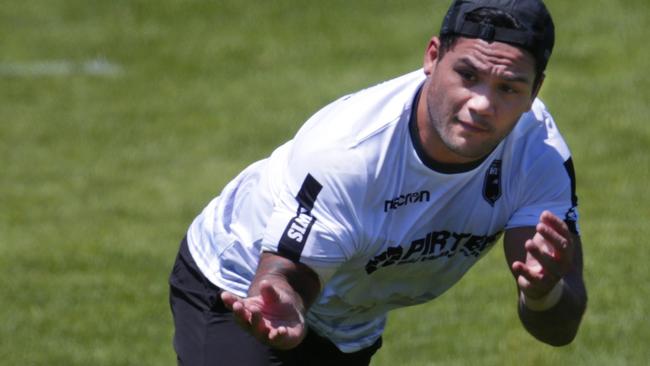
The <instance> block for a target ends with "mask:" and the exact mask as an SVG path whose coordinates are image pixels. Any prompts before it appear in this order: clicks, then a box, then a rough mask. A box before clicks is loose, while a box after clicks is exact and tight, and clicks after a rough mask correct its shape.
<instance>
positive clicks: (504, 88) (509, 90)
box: [500, 84, 517, 94]
mask: <svg viewBox="0 0 650 366" xmlns="http://www.w3.org/2000/svg"><path fill="white" fill-rule="evenodd" d="M500 89H501V91H502V92H504V93H507V94H516V93H517V89H515V88H513V87H511V86H510V85H506V84H504V85H501V87H500Z"/></svg>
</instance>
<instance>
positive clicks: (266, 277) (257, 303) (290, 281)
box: [221, 252, 321, 349]
mask: <svg viewBox="0 0 650 366" xmlns="http://www.w3.org/2000/svg"><path fill="white" fill-rule="evenodd" d="M320 289H321V288H320V281H319V278H318V275H317V274H316V273H315V272H314V271H313V270H312V269H310V268H309V267H307V266H306V265H304V264H302V263H297V262H293V261H291V260H289V259H287V258H284V257H282V256H279V255H277V254H274V253H270V252H264V253H262V255H261V257H260V262H259V265H258V267H257V272H256V274H255V278H254V279H253V282H252V283H251V286H250V288H249V290H248V297H246V298H240V297H238V296H236V295H234V294H232V293H230V292H226V291H224V292H223V293H222V294H221V298H222V300H223V302H224V304H225V305H226V306H227V307H228V308H229V309H231V310H232V311H233V313H234V315H235V319H236V320H237V322H238V323H239V324H240V325H241V326H242V327H243V328H244V329H245V330H247V331H248V332H250V333H251V334H253V335H254V336H255V337H256V338H257V339H259V340H260V341H262V342H263V343H266V344H268V345H270V346H271V347H274V348H278V349H291V348H294V347H296V346H297V345H298V344H300V342H302V340H303V339H304V337H305V335H306V334H307V327H306V325H305V314H306V313H307V310H308V309H309V307H310V306H311V305H312V304H313V302H314V301H315V300H316V298H317V297H318V294H319V293H320Z"/></svg>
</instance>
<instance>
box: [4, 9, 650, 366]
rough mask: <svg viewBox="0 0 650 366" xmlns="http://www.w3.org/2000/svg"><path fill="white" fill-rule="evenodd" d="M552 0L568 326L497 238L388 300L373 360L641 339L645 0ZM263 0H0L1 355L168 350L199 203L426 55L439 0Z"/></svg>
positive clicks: (433, 359) (585, 358) (510, 360)
mask: <svg viewBox="0 0 650 366" xmlns="http://www.w3.org/2000/svg"><path fill="white" fill-rule="evenodd" d="M547 2H548V6H549V8H550V9H551V12H552V13H553V14H554V16H555V22H556V28H557V34H558V38H557V43H556V50H555V54H554V57H553V59H552V60H551V64H550V66H549V70H548V74H549V75H548V77H547V80H546V84H545V87H544V89H543V91H542V97H543V99H544V100H545V102H546V104H547V105H548V106H549V108H550V109H551V111H552V112H553V114H554V116H555V118H556V120H557V122H558V124H559V125H560V127H561V129H562V131H563V134H564V136H565V138H566V140H568V142H569V144H570V145H571V147H572V150H573V154H574V160H575V163H576V169H577V176H578V194H579V197H580V212H581V228H582V233H583V241H584V246H585V248H584V251H585V257H586V263H585V276H586V281H587V285H588V289H589V293H590V302H589V309H588V312H587V314H586V316H585V319H584V322H583V325H582V329H581V332H580V334H579V335H578V337H577V339H576V340H575V342H574V343H573V344H572V345H570V346H568V347H564V348H560V349H556V348H552V347H548V346H545V345H542V344H541V343H538V342H537V341H535V340H533V339H532V338H531V337H530V336H528V335H527V333H526V332H525V331H524V330H523V328H522V327H521V326H520V325H519V321H518V319H517V316H516V312H515V296H514V281H512V280H511V279H510V275H509V273H508V271H507V268H506V265H505V261H504V259H503V253H502V251H501V250H500V249H495V250H493V251H492V252H491V253H490V254H489V255H488V256H487V257H486V258H485V259H484V260H483V261H481V262H480V263H479V264H478V265H477V266H476V267H475V268H474V269H473V270H472V271H471V272H470V273H469V274H468V275H467V276H466V277H465V278H464V279H463V280H462V281H461V283H460V284H459V285H458V286H457V287H455V288H453V289H452V290H451V291H450V292H449V293H447V294H445V295H444V296H443V297H442V298H441V299H440V300H439V301H436V302H433V303H430V304H426V305H422V306H417V307H412V308H408V309H404V310H400V311H397V312H395V313H393V314H392V315H391V317H390V321H389V326H388V330H387V333H386V335H385V343H384V347H383V348H382V349H381V350H380V352H379V353H378V355H377V356H376V357H375V360H374V362H373V365H375V366H381V365H558V364H559V365H644V364H646V363H647V362H648V360H650V350H649V348H648V342H650V327H648V321H647V318H646V313H647V308H648V306H649V305H650V304H649V300H650V286H648V285H647V283H646V282H647V281H648V279H650V266H649V265H648V258H649V256H648V255H647V252H646V251H645V249H646V248H645V246H646V245H649V243H648V240H649V238H650V225H649V221H650V209H649V207H650V198H649V195H648V193H647V192H648V191H647V190H648V181H650V148H649V147H650V124H649V123H648V116H649V115H650V103H649V102H650V92H649V91H648V90H650V77H649V76H648V73H647V70H646V69H647V65H648V59H650V50H649V49H648V48H647V47H646V42H647V37H648V34H650V26H649V24H650V19H649V18H650V3H649V2H647V0H575V1H562V0H547ZM254 3H255V4H254V5H253V4H249V3H246V2H239V1H234V0H222V1H207V0H205V1H199V0H160V1H145V0H137V1H135V0H134V1H126V0H114V1H108V0H104V1H101V0H94V1H93V0H25V1H7V2H4V3H3V4H2V6H0V271H1V272H0V273H1V274H2V276H0V364H2V365H111V366H115V365H174V364H175V356H174V353H173V351H172V348H171V335H172V326H171V318H170V314H169V309H168V304H167V283H166V280H167V275H168V272H169V270H170V268H171V264H172V262H173V260H174V255H175V253H176V250H177V245H178V240H179V239H180V238H181V237H182V235H183V233H184V231H185V230H186V228H187V226H188V225H189V223H190V222H191V220H192V219H193V218H194V216H195V215H196V214H197V213H198V212H199V211H200V210H201V209H202V208H203V206H204V205H205V204H206V203H207V202H208V201H209V200H210V199H211V198H212V197H213V196H214V195H216V194H217V193H218V192H219V190H220V189H221V187H223V185H224V184H225V183H226V182H227V181H228V180H229V179H230V178H231V177H232V176H233V175H234V174H236V173H237V172H238V171H239V170H240V169H241V168H242V167H244V166H245V165H247V164H248V163H250V162H252V161H253V160H256V159H259V158H261V157H264V156H265V155H267V154H268V153H269V152H270V151H271V150H272V149H273V147H274V146H276V145H278V144H279V143H281V142H283V141H285V140H286V139H288V138H290V137H291V136H292V134H293V133H294V132H295V131H296V130H297V128H298V127H299V126H300V125H301V123H302V121H304V120H305V118H307V117H308V116H309V115H310V114H311V113H313V112H314V111H315V110H316V109H318V108H319V107H320V106H322V105H323V104H325V103H327V102H328V101H330V100H332V99H334V98H336V97H338V96H339V95H342V94H344V93H348V92H351V91H354V90H357V89H360V88H363V87H366V86H368V85H371V84H374V83H377V82H379V81H382V80H384V79H387V78H389V77H392V76H396V75H399V74H402V73H404V72H407V71H409V70H412V69H415V68H418V67H420V63H421V58H422V52H423V50H424V47H425V45H426V43H427V41H428V39H429V37H430V36H431V35H432V34H433V33H435V32H436V30H437V28H438V26H439V22H440V19H441V17H442V14H443V12H444V10H445V8H446V6H447V4H448V2H447V1H423V0H419V1H409V2H406V1H397V0H395V1H383V0H382V1H380V0H359V1H353V2H349V1H342V0H332V1H327V2H323V1H313V0H309V1H297V0H294V1H289V0H278V1H268V2H261V1H260V2H254ZM243 4H246V5H243Z"/></svg>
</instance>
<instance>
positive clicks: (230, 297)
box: [221, 291, 241, 310]
mask: <svg viewBox="0 0 650 366" xmlns="http://www.w3.org/2000/svg"><path fill="white" fill-rule="evenodd" d="M221 301H223V304H224V305H226V307H227V308H228V309H229V310H232V306H233V304H234V303H235V302H237V301H241V297H239V296H237V295H235V294H233V293H231V292H228V291H222V292H221Z"/></svg>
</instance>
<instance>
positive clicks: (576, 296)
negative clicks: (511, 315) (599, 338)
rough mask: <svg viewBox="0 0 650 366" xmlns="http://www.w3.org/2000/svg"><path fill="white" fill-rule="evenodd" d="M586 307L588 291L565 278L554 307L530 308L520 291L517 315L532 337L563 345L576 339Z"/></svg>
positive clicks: (573, 280)
mask: <svg viewBox="0 0 650 366" xmlns="http://www.w3.org/2000/svg"><path fill="white" fill-rule="evenodd" d="M586 306H587V293H586V290H585V287H584V284H583V283H582V281H581V280H576V279H572V278H570V277H569V278H565V280H564V285H563V289H562V295H561V297H560V299H559V301H558V302H557V304H555V305H554V306H552V307H550V308H548V309H545V310H541V311H536V310H531V309H530V308H529V307H528V306H527V305H525V299H524V296H523V294H522V293H521V292H520V293H519V318H520V319H521V322H522V324H523V325H524V327H525V328H526V330H528V332H529V333H530V334H532V335H533V336H534V337H535V338H537V339H539V340H540V341H542V342H544V343H547V344H550V345H552V346H564V345H567V344H569V343H571V341H573V339H574V338H575V336H576V334H577V332H578V328H579V326H580V321H581V319H582V315H583V314H584V312H585V309H586Z"/></svg>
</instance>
